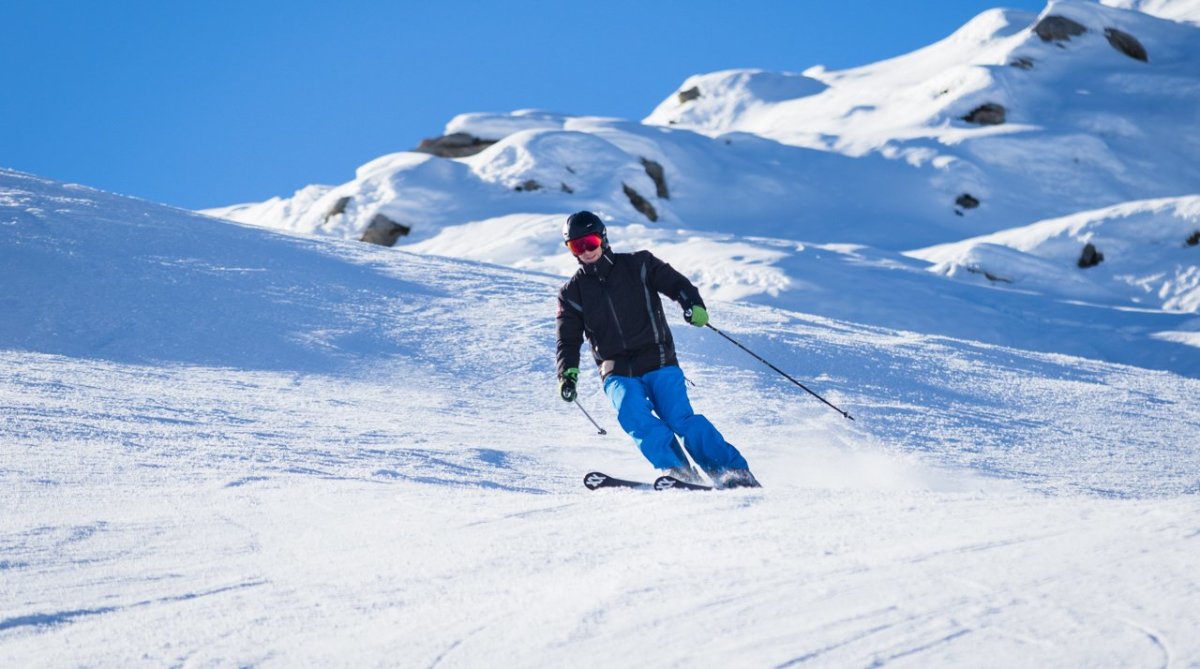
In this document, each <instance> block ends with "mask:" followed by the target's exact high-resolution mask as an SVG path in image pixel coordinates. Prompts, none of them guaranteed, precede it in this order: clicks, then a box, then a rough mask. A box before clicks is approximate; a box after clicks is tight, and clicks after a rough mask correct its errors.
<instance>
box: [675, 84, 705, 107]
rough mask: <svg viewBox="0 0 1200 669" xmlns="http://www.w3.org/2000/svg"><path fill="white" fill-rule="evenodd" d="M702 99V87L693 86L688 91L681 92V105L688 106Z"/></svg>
mask: <svg viewBox="0 0 1200 669" xmlns="http://www.w3.org/2000/svg"><path fill="white" fill-rule="evenodd" d="M699 97H700V87H699V86H692V87H691V88H689V89H687V90H686V91H679V104H681V105H682V104H686V103H688V102H691V101H692V100H695V99H697V98H699Z"/></svg>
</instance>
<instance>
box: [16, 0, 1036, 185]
mask: <svg viewBox="0 0 1200 669" xmlns="http://www.w3.org/2000/svg"><path fill="white" fill-rule="evenodd" d="M1044 4H1045V3H1044V2H1042V1H1040V0H1038V1H1033V0H1009V1H1007V2H1004V3H1002V4H997V3H993V2H987V1H986V0H983V1H976V0H945V1H940V0H927V1H923V0H911V1H908V2H898V1H893V0H889V1H880V2H867V1H864V0H825V1H822V2H809V1H799V0H796V1H792V2H784V1H782V0H781V1H776V2H767V1H762V0H739V1H738V2H729V1H727V0H726V1H720V2H718V1H708V0H693V1H692V2H646V1H645V0H642V1H640V2H634V1H626V0H608V1H606V2H596V1H593V2H572V1H571V0H557V1H544V2H543V1H532V0H509V1H507V2H470V1H465V0H445V1H442V2H366V1H359V0H340V1H339V2H332V1H328V2H310V1H307V0H292V1H290V2H286V3H282V2H268V1H266V0H241V1H238V2H231V1H226V0H210V1H205V2H198V1H197V2H182V1H180V2H173V1H172V2H162V1H158V0H143V1H131V0H108V1H105V2H92V1H90V0H76V1H73V2H69V1H64V0H7V1H6V2H4V3H2V4H0V63H3V70H4V75H3V76H4V79H5V80H6V81H5V85H4V89H5V90H4V95H3V96H2V97H0V166H3V167H9V168H14V169H18V170H22V171H25V172H31V173H34V174H37V175H40V176H45V177H49V178H52V179H57V180H61V181H71V182H77V183H82V184H86V185H89V186H93V187H96V188H101V189H104V190H109V191H115V192H119V193H124V194H128V195H135V196H138V197H142V198H146V199H149V200H154V201H158V202H165V203H168V204H173V205H177V206H180V207H187V208H201V207H210V206H220V205H225V204H233V203H238V202H248V201H257V200H264V199H267V198H268V197H271V196H274V195H289V194H291V193H292V192H293V191H294V190H296V189H297V188H300V187H302V186H305V185H308V184H310V183H328V184H336V183H342V182H344V181H347V180H349V179H350V178H352V177H353V174H354V168H356V167H357V166H359V165H361V164H363V163H365V162H367V161H368V160H371V159H372V158H375V157H377V156H380V155H383V154H386V153H390V152H393V151H401V150H406V149H410V148H412V147H414V146H416V144H417V143H418V142H419V141H420V140H421V138H423V137H433V136H437V135H439V134H441V131H442V128H443V126H444V125H445V123H446V122H447V121H448V120H450V118H452V117H453V116H454V115H455V114H458V113H462V112H471V111H510V110H514V109H523V108H539V109H548V110H551V111H557V112H565V113H575V114H596V115H609V116H619V117H624V118H631V119H640V118H642V117H643V116H645V115H646V114H648V113H649V112H650V111H651V110H652V109H653V108H654V107H655V106H656V105H657V104H658V103H659V102H660V101H661V100H662V99H663V98H664V97H666V96H667V95H670V94H671V93H672V92H673V91H675V90H676V88H677V87H678V85H679V84H680V83H682V81H683V80H684V79H685V78H686V77H688V76H689V75H692V74H698V73H703V72H712V71H716V70H723V69H729V68H738V67H758V68H764V69H769V70H785V71H802V70H804V69H806V68H807V67H809V66H811V65H815V64H824V65H826V66H828V67H830V68H843V67H849V66H854V65H862V64H865V63H869V62H873V61H876V60H880V59H883V58H887V57H891V56H895V55H899V54H902V53H905V52H908V51H911V50H913V49H916V48H919V47H921V46H924V45H926V44H929V43H931V42H933V41H936V40H938V39H940V38H942V37H944V36H946V35H948V34H949V33H951V32H953V31H954V30H955V29H956V28H957V27H959V26H960V25H962V24H963V23H965V22H966V21H968V20H969V19H970V18H971V17H973V16H974V15H976V14H978V13H979V12H981V11H983V10H986V9H989V8H992V7H996V6H1005V7H1011V8H1018V9H1026V10H1029V11H1035V12H1036V11H1040V10H1041V9H1042V8H1043V6H1044Z"/></svg>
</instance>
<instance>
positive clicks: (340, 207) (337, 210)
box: [325, 195, 350, 221]
mask: <svg viewBox="0 0 1200 669" xmlns="http://www.w3.org/2000/svg"><path fill="white" fill-rule="evenodd" d="M348 204H350V196H349V195H343V196H342V197H339V198H338V199H337V202H334V203H333V206H332V207H330V208H329V211H327V212H325V220H326V221H328V220H329V219H331V218H333V217H334V216H337V215H338V214H344V213H346V205H348Z"/></svg>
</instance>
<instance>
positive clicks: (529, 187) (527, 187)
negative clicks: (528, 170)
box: [513, 179, 542, 193]
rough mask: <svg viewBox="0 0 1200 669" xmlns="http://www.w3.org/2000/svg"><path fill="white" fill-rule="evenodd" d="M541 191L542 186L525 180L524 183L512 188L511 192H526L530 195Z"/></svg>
mask: <svg viewBox="0 0 1200 669" xmlns="http://www.w3.org/2000/svg"><path fill="white" fill-rule="evenodd" d="M541 189H542V184H540V183H538V182H536V181H534V180H533V179H526V180H525V181H522V182H521V183H520V184H518V185H517V186H515V187H513V190H515V191H527V192H530V193H532V192H533V191H535V190H541Z"/></svg>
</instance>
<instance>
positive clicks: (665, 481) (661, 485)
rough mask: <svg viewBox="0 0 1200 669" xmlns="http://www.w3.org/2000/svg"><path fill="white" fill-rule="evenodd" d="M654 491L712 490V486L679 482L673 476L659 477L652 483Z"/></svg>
mask: <svg viewBox="0 0 1200 669" xmlns="http://www.w3.org/2000/svg"><path fill="white" fill-rule="evenodd" d="M654 489H655V490H713V489H714V488H713V487H712V486H708V485H702V484H700V483H688V482H687V481H680V480H679V479H677V478H675V477H674V476H660V477H658V478H657V479H655V481H654Z"/></svg>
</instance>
